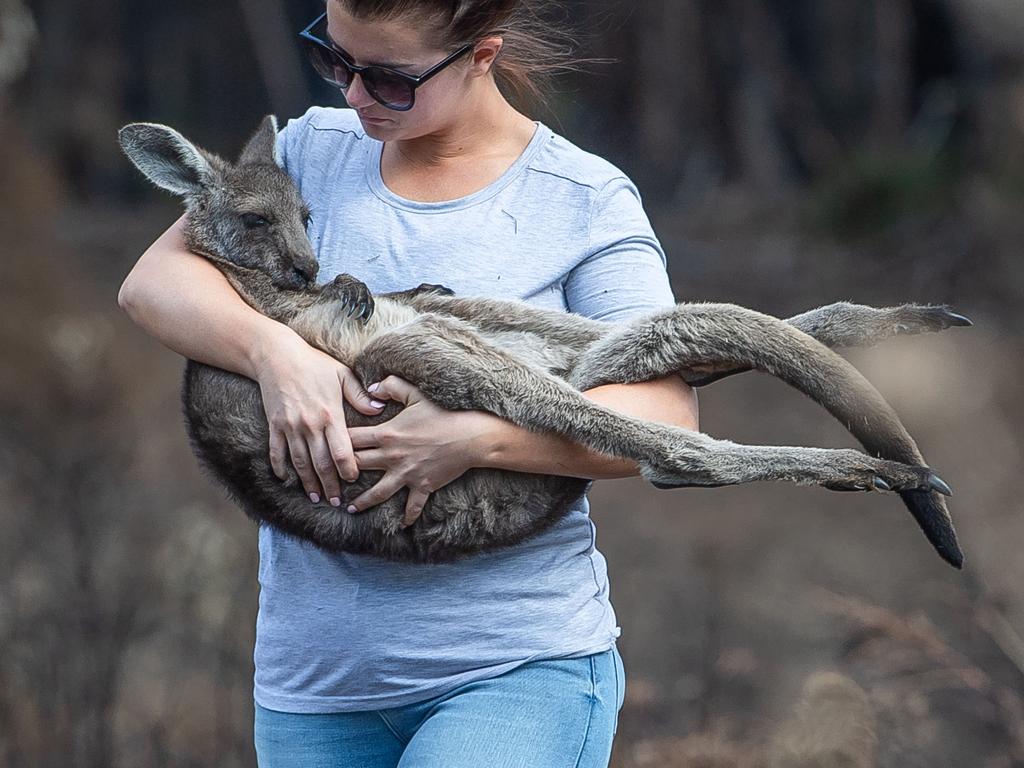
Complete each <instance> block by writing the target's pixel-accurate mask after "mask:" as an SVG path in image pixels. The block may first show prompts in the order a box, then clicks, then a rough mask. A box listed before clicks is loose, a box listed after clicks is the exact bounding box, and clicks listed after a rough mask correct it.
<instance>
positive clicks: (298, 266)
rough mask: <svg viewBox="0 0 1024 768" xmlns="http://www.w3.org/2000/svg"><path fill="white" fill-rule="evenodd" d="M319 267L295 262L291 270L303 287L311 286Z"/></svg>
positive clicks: (309, 263) (312, 263)
mask: <svg viewBox="0 0 1024 768" xmlns="http://www.w3.org/2000/svg"><path fill="white" fill-rule="evenodd" d="M318 267H319V265H318V264H317V263H316V262H315V261H312V262H296V263H295V266H294V267H292V269H293V270H294V272H295V276H296V277H297V278H298V279H299V280H300V281H301V282H302V284H303V285H312V284H313V283H314V282H316V273H317V270H318Z"/></svg>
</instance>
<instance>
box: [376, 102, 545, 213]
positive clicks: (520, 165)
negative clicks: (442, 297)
mask: <svg viewBox="0 0 1024 768" xmlns="http://www.w3.org/2000/svg"><path fill="white" fill-rule="evenodd" d="M534 122H535V123H536V125H537V128H536V130H534V132H533V137H532V138H531V139H530V141H529V143H528V144H527V145H526V147H525V148H524V149H523V151H522V152H521V153H520V154H519V157H518V158H516V160H515V162H513V163H512V165H510V166H509V167H508V168H506V169H505V172H504V173H502V174H501V176H499V177H498V178H497V179H495V180H494V181H492V182H491V183H490V184H488V185H487V186H486V187H484V188H482V189H478V190H477V191H476V192H473V193H471V194H468V195H465V196H463V197H457V198H455V199H453V200H439V201H436V202H423V201H420V200H409V199H408V198H405V197H402V196H400V195H397V194H395V193H394V192H392V191H391V190H390V189H389V188H388V186H387V185H386V184H385V183H384V177H383V176H381V173H380V158H381V154H382V152H383V151H384V142H382V141H378V140H377V139H370V141H369V142H368V147H367V153H366V181H367V183H368V184H369V185H370V189H371V190H373V193H374V194H375V195H376V196H377V197H379V198H380V199H381V200H383V201H384V202H385V203H387V204H388V205H390V206H393V207H395V208H399V209H401V210H404V211H413V212H416V213H444V212H447V211H454V210H458V209H460V208H468V207H469V206H471V205H476V204H477V203H481V202H483V201H484V200H488V199H490V198H492V197H494V196H495V195H496V194H498V193H499V192H501V190H503V189H504V188H505V187H507V186H508V185H509V184H510V183H512V181H513V180H514V179H515V178H516V177H517V176H518V175H519V174H520V173H522V171H523V169H525V168H526V166H527V165H528V164H529V163H530V161H532V160H533V158H534V157H535V156H536V154H537V152H539V151H540V149H541V147H542V146H543V145H544V143H545V141H546V140H547V139H548V138H550V136H551V135H552V134H551V130H550V129H549V128H548V127H547V126H546V125H544V124H543V123H541V122H540V121H534ZM366 138H370V137H369V136H367V137H366Z"/></svg>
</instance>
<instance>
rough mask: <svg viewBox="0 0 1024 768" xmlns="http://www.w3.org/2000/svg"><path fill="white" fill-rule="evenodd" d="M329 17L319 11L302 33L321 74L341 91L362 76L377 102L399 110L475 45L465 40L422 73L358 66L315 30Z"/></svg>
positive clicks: (314, 64)
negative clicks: (415, 73) (449, 54)
mask: <svg viewBox="0 0 1024 768" xmlns="http://www.w3.org/2000/svg"><path fill="white" fill-rule="evenodd" d="M326 18H327V13H326V12H324V13H322V14H320V15H319V16H318V17H317V18H316V19H315V20H314V21H313V23H312V24H310V25H309V26H308V27H306V28H305V29H304V30H302V31H301V32H300V33H299V37H300V38H301V39H302V45H303V47H304V48H305V49H306V55H307V56H309V61H310V63H311V64H312V65H313V69H315V70H316V71H317V74H318V75H320V77H322V78H323V79H324V80H326V81H327V82H328V83H330V84H331V85H333V86H335V87H337V88H340V89H341V90H342V91H345V90H348V87H349V86H350V85H352V78H353V77H354V76H356V75H360V76H361V77H362V78H363V87H364V88H366V92H367V93H368V94H370V96H371V97H373V99H374V100H375V101H376V102H377V103H378V104H380V105H381V106H384V107H387V108H388V109H394V110H396V111H398V112H406V111H408V110H410V109H412V105H413V104H414V103H415V101H416V89H417V88H419V87H420V86H421V85H423V84H424V83H425V82H427V80H429V79H430V78H432V77H433V76H434V75H436V74H437V73H438V72H440V71H441V70H442V69H444V68H445V67H447V66H448V65H449V64H451V63H452V62H453V61H455V60H456V59H458V58H459V57H460V56H464V55H465V54H466V53H467V52H468V51H471V50H473V48H474V47H475V46H474V44H473V43H466V44H465V45H464V46H462V47H461V48H459V50H457V51H455V53H453V54H452V55H451V56H448V57H447V58H446V59H444V60H443V61H439V62H438V63H437V64H435V65H434V66H432V67H431V68H430V69H428V70H427V71H426V72H424V73H423V74H421V75H408V74H406V73H405V72H399V71H398V70H397V69H390V68H389V67H380V66H377V65H376V64H371V65H369V66H366V67H357V66H356V65H355V64H353V63H352V62H350V61H349V60H348V54H347V53H345V52H344V51H343V50H341V49H340V48H338V47H337V46H336V45H334V44H333V43H331V42H330V41H329V40H321V39H320V38H319V37H317V36H316V35H314V34H313V33H312V31H311V30H312V29H313V27H315V26H316V25H317V24H319V23H320V22H322V21H323V20H324V19H326Z"/></svg>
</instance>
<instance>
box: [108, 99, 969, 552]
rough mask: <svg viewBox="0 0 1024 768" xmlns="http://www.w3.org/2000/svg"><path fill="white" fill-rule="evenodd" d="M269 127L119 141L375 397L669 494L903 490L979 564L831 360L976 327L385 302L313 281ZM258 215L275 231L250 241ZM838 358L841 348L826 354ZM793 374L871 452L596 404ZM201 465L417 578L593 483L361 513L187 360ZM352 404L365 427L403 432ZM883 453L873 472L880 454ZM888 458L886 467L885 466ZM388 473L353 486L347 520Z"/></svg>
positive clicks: (528, 485)
mask: <svg viewBox="0 0 1024 768" xmlns="http://www.w3.org/2000/svg"><path fill="white" fill-rule="evenodd" d="M275 133H276V123H275V122H274V120H273V118H272V117H270V116H268V117H267V118H266V119H264V121H263V123H262V124H261V125H260V127H259V128H258V129H257V131H256V132H255V133H254V134H253V136H252V138H251V139H250V140H249V141H248V143H247V144H246V147H245V149H244V150H243V152H242V154H241V156H240V160H239V162H238V163H237V164H235V165H231V164H228V163H226V162H225V161H223V160H221V159H220V158H217V157H216V156H214V155H211V154H209V153H206V152H204V151H203V150H200V149H197V148H195V147H194V146H193V145H191V144H190V143H189V142H188V141H187V140H186V139H184V138H183V137H181V136H180V134H178V133H177V132H175V131H173V130H172V129H170V128H166V127H165V126H157V125H153V124H132V125H128V126H126V127H125V128H123V129H122V130H121V132H120V139H121V144H122V146H123V147H124V149H125V152H126V153H127V154H128V156H129V158H130V159H131V160H132V161H133V162H134V163H135V164H136V165H137V166H138V167H139V169H140V170H141V171H142V172H143V173H144V174H146V175H147V176H148V177H149V178H150V179H151V180H152V181H154V183H156V184H157V185H159V186H163V187H164V188H166V189H169V190H170V191H172V192H175V193H177V194H180V195H182V196H183V197H184V198H185V201H186V205H187V213H188V217H187V222H188V223H187V228H186V235H185V237H186V242H187V244H188V246H189V247H190V248H191V249H192V250H193V251H195V252H197V253H200V254H202V255H204V256H206V257H207V258H209V259H210V260H211V261H213V262H214V263H215V264H216V265H217V266H218V267H219V268H220V269H221V270H222V271H223V272H224V274H225V275H226V276H227V278H228V280H229V281H230V282H231V284H232V285H233V286H234V287H235V289H236V290H237V291H238V292H239V294H240V295H241V296H242V297H243V298H244V299H245V300H246V301H247V302H248V303H249V304H250V305H251V306H252V307H254V308H255V309H257V310H259V311H260V312H262V313H264V314H266V315H268V316H269V317H272V318H274V319H276V320H278V321H280V322H282V323H286V324H287V325H289V326H290V327H291V328H293V329H294V330H295V331H296V332H297V333H299V335H301V336H302V337H303V338H304V339H305V340H306V341H307V342H308V343H310V344H312V345H314V346H316V347H318V348H319V349H321V350H323V351H324V352H326V353H328V354H330V355H332V356H333V357H335V358H336V359H338V360H339V361H341V362H342V363H344V364H345V365H347V366H349V367H351V368H352V369H353V370H354V371H355V373H356V374H357V375H358V376H359V377H360V379H361V380H362V381H364V382H370V381H379V380H381V379H382V378H384V377H386V376H387V375H389V374H395V375H398V376H401V377H402V378H405V379H407V380H409V381H410V382H411V383H413V384H414V385H416V386H417V387H419V388H420V389H421V390H423V392H424V393H425V394H426V396H427V397H428V398H430V399H431V400H432V401H434V402H435V403H437V404H438V405H440V406H441V407H443V408H447V409H449V410H463V409H480V410H485V411H489V412H491V413H494V414H497V415H498V416H501V417H503V418H505V419H508V420H510V421H513V422H515V423H516V424H519V425H521V426H523V427H525V428H527V429H530V430H534V431H538V432H547V431H552V432H557V433H559V434H562V435H566V436H568V437H570V438H572V439H573V440H575V441H577V442H580V443H582V444H583V445H586V446H588V447H590V448H593V449H596V450H599V451H601V452H604V453H608V454H611V455H614V456H620V457H625V458H629V459H632V460H635V461H636V462H637V463H638V464H639V466H640V468H641V473H642V475H643V476H644V477H645V478H646V479H647V480H649V481H651V482H652V483H654V484H655V485H657V486H658V487H682V486H719V485H732V484H735V483H745V482H751V481H755V480H788V481H791V482H795V483H800V484H813V485H821V486H824V487H826V488H831V489H834V490H860V491H872V490H892V491H895V492H898V493H899V494H900V495H901V497H902V498H903V500H904V502H905V503H906V504H907V506H908V507H909V508H910V510H911V512H912V513H913V514H914V516H915V518H916V519H917V521H918V523H919V525H920V526H921V527H922V529H923V530H924V532H925V534H926V535H927V536H928V538H929V540H930V541H931V542H932V544H933V545H934V546H935V547H936V549H937V550H938V551H939V553H940V555H941V556H942V557H943V558H945V559H946V560H947V561H948V562H950V563H952V564H953V565H955V566H957V567H959V566H960V565H961V563H962V560H963V556H962V553H961V552H960V549H959V546H958V544H957V541H956V534H955V532H954V530H953V526H952V522H951V520H950V518H949V514H948V512H947V511H946V508H945V505H944V503H943V500H942V498H941V497H940V496H939V495H938V494H937V493H936V490H940V491H942V492H947V491H948V489H947V488H946V487H945V484H944V483H942V481H941V480H939V478H938V477H937V476H936V475H935V474H934V473H933V472H932V471H931V470H930V469H928V467H927V466H925V464H924V459H923V458H922V457H921V454H920V452H919V451H918V449H917V446H916V445H915V443H914V441H913V439H912V438H911V437H910V435H909V434H908V433H907V431H906V430H905V429H904V427H903V425H902V424H901V423H900V421H899V418H898V417H897V416H896V414H895V413H894V412H893V410H892V409H891V408H890V407H889V405H888V404H887V403H886V402H885V400H884V399H883V398H882V396H881V395H880V394H879V393H878V392H877V391H876V390H875V389H874V387H872V386H871V384H870V383H869V382H868V381H867V380H866V379H864V377H863V376H861V375H860V373H859V372H857V371H856V369H854V368H853V367H852V366H851V365H850V364H849V363H847V362H846V361H845V360H844V359H843V358H841V357H839V356H838V355H836V354H835V353H833V352H832V351H830V350H829V349H828V348H827V347H826V346H825V344H832V345H850V344H860V345H863V344H872V343H875V342H877V341H879V340H881V339H883V338H886V337H888V336H891V335H893V334H895V333H898V332H905V333H921V332H925V331H934V330H939V329H942V328H946V327H949V326H950V325H964V324H969V321H967V320H966V318H962V317H961V316H959V315H955V314H953V313H952V312H951V311H950V310H949V309H948V308H947V307H934V306H916V305H907V306H903V307H895V308H889V309H882V310H879V309H875V308H871V307H863V306H858V305H854V304H848V303H840V304H834V305H830V306H828V307H822V308H820V309H817V310H813V311H811V312H808V313H804V314H802V315H798V316H797V317H795V318H791V319H790V320H789V321H782V320H778V319H777V318H774V317H770V316H769V315H765V314H761V313H758V312H754V311H752V310H748V309H744V308H742V307H738V306H734V305H730V304H681V305H679V306H677V307H674V308H672V309H668V310H664V311H660V312H656V313H653V314H651V315H649V316H648V317H646V318H642V319H639V320H636V321H633V322H631V323H629V324H626V325H610V324H607V323H601V322H597V321H593V320H589V319H587V318H583V317H580V316H577V315H572V314H565V313H561V312H555V311H549V310H542V309H537V308H534V307H531V306H529V305H527V304H525V303H522V302H517V301H501V300H493V299H481V298H460V297H455V296H452V295H450V294H451V292H450V291H448V290H447V289H444V288H443V287H442V286H427V285H424V286H420V287H419V288H415V289H411V290H408V291H402V292H397V293H391V294H383V295H380V296H376V297H374V296H371V295H370V293H369V291H368V290H367V288H366V286H365V285H364V284H363V283H361V282H360V281H359V280H357V279H356V278H354V277H352V276H350V275H339V276H338V277H337V278H336V279H335V280H334V281H333V282H332V283H330V284H327V285H324V286H317V285H315V284H314V283H313V277H314V276H315V274H316V261H315V259H314V257H313V253H312V250H311V247H310V244H309V241H308V239H307V238H306V236H305V231H304V229H305V219H306V217H307V216H308V210H307V209H306V206H305V204H304V203H303V201H302V199H301V197H300V196H299V193H298V191H297V189H296V188H295V186H294V184H293V183H292V181H291V179H290V178H289V176H288V175H287V173H285V172H284V171H283V170H281V169H280V168H279V167H278V166H277V164H276V162H275V157H274V154H273V153H274V149H273V147H274V135H275ZM243 214H248V215H249V216H250V217H251V216H252V215H254V214H258V215H259V216H262V217H263V218H264V219H266V220H267V222H268V223H267V225H266V226H256V227H247V226H245V223H244V221H243V218H242V216H243ZM823 342H824V343H823ZM749 369H758V370H763V371H766V372H768V373H771V374H772V375H775V376H778V377H779V378H782V379H783V380H785V381H787V382H788V383H789V384H791V385H793V386H794V387H796V388H797V389H799V390H801V391H802V392H804V393H806V394H808V395H809V396H810V397H812V398H814V399H815V400H816V401H817V402H819V403H820V404H822V405H823V406H824V407H825V408H827V409H828V410H829V411H830V412H831V413H832V414H833V415H835V416H836V417H837V418H838V419H840V421H842V422H843V423H844V424H845V425H846V426H847V428H848V429H850V431H851V432H852V433H853V434H854V436H856V437H857V438H858V439H859V440H860V441H861V444H862V445H864V447H865V448H866V450H867V452H868V453H861V452H859V451H855V450H850V449H824V448H801V447H778V446H749V445H740V444H736V443H733V442H730V441H727V440H716V439H713V438H711V437H709V436H707V435H704V434H701V433H699V432H693V431H690V430H685V429H680V428H676V427H671V426H666V425H662V424H657V423H653V422H646V421H641V420H638V419H634V418H631V417H628V416H625V415H623V414H620V413H617V412H615V411H612V410H610V409H607V408H604V407H602V406H600V405H597V404H596V403H594V402H592V401H591V400H589V399H587V398H586V397H584V396H583V395H582V394H581V393H580V391H581V390H585V389H589V388H591V387H594V386H598V385H600V384H608V383H631V382H641V381H647V380H650V379H653V378H658V377H662V376H666V375H670V374H672V373H678V374H679V375H681V376H682V377H683V378H684V379H685V380H686V381H687V382H689V383H691V384H694V385H700V384H704V383H708V382H710V381H713V380H715V379H718V378H721V377H722V376H726V375H730V374H733V373H738V372H740V371H743V370H749ZM183 399H184V405H185V412H186V416H187V422H188V428H189V433H190V436H191V438H192V440H193V445H194V447H195V449H196V452H197V454H198V455H199V457H200V459H201V460H202V461H203V463H204V464H205V465H206V466H207V467H208V468H210V469H211V470H212V472H213V473H214V474H215V475H216V476H217V478H218V479H219V480H220V481H221V482H222V483H224V485H225V486H226V487H227V488H228V489H229V490H230V492H231V493H232V494H233V496H234V497H235V498H236V499H237V500H238V501H239V503H240V504H241V505H242V507H243V508H244V509H245V511H246V512H247V514H249V515H250V516H251V517H253V518H254V519H256V520H262V521H266V522H268V523H270V524H272V525H275V526H277V527H278V528H280V529H281V530H284V531H286V532H288V533H290V534H292V535H295V536H299V537H301V538H304V539H308V540H310V541H312V542H314V543H315V544H317V545H318V546H321V547H324V548H326V549H329V550H333V551H345V552H357V553H366V554H374V555H379V556H382V557H387V558H392V559H397V560H408V561H418V562H441V561H448V560H452V559H455V558H457V557H460V556H462V555H466V554H470V553H473V552H478V551H482V550H487V549H493V548H497V547H503V546H508V545H512V544H515V543H517V542H520V541H522V540H523V539H525V538H527V537H529V536H532V535H534V534H536V533H537V532H539V531H540V530H542V529H543V528H545V527H546V526H549V525H551V524H552V523H553V522H554V521H555V520H557V519H558V518H559V517H560V516H561V515H562V514H564V512H565V510H566V509H567V508H568V505H569V504H570V503H571V502H572V501H573V500H575V499H576V498H578V497H579V495H580V494H581V493H582V492H583V491H584V490H585V488H586V484H587V481H584V480H580V479H575V478H567V477H558V476H553V475H534V474H526V473H518V472H507V471H501V470H489V469H474V470H470V471H469V472H467V473H466V474H464V475H463V476H462V477H461V478H459V479H458V480H456V481H455V482H452V483H450V484H449V485H446V486H444V487H443V488H441V489H439V490H437V491H435V492H434V493H433V494H432V495H431V497H430V500H429V501H428V503H427V505H426V507H425V509H424V511H423V514H422V516H421V517H420V518H419V519H418V520H417V521H416V523H415V524H413V525H412V526H410V527H409V528H407V529H402V528H401V521H402V517H403V511H404V506H405V496H406V494H405V492H401V493H399V494H397V495H396V496H394V497H393V498H391V499H390V500H388V501H387V502H385V503H383V504H380V505H378V506H377V507H374V508H373V509H370V510H367V511H366V512H364V513H362V514H357V515H349V514H347V513H346V512H344V511H341V510H339V509H336V508H334V507H331V506H329V505H326V504H322V505H313V504H311V503H310V502H309V500H308V498H307V497H306V496H305V494H304V492H303V489H302V487H301V485H300V483H299V482H298V478H297V476H295V475H294V474H293V475H292V476H291V477H290V478H289V479H288V480H287V481H286V482H284V483H282V482H281V481H279V480H278V479H277V477H276V476H275V475H274V474H273V471H272V470H271V468H270V463H269V458H268V450H267V446H268V428H267V423H266V416H265V413H264V410H263V406H262V402H261V399H260V392H259V387H258V385H257V384H256V383H255V382H253V381H251V380H249V379H247V378H245V377H242V376H238V375H235V374H232V373H229V372H226V371H222V370H220V369H216V368H212V367H210V366H206V365H202V364H200V363H196V362H193V361H189V363H188V365H187V367H186V375H185V387H184V393H183ZM398 408H399V406H397V405H396V404H393V403H391V404H388V406H387V408H386V409H385V410H384V412H383V413H381V414H380V415H378V416H375V417H367V416H364V415H362V414H360V413H358V412H357V411H355V410H354V409H352V408H350V407H349V406H348V405H347V404H346V405H345V415H346V420H347V422H348V424H349V425H350V426H361V425H366V424H376V423H380V422H383V421H386V420H387V419H390V418H391V417H393V416H394V415H395V413H396V412H397V411H398ZM868 454H870V455H868ZM876 457H877V458H876ZM380 475H381V473H380V472H374V471H365V472H362V473H361V475H360V477H359V479H358V480H357V481H356V482H355V483H353V484H350V485H347V486H343V497H344V498H343V506H344V505H347V503H348V502H349V501H350V500H352V499H355V498H356V497H357V496H358V495H359V494H361V493H362V492H363V491H364V490H366V489H367V488H369V487H370V486H372V485H373V484H374V483H375V482H376V481H377V480H378V479H379V478H380Z"/></svg>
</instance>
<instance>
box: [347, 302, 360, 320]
mask: <svg viewBox="0 0 1024 768" xmlns="http://www.w3.org/2000/svg"><path fill="white" fill-rule="evenodd" d="M356 306H357V305H356V304H355V303H354V302H353V303H352V304H349V305H348V314H346V315H345V317H352V315H353V314H355V311H356Z"/></svg>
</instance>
